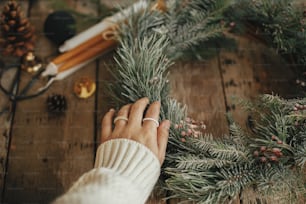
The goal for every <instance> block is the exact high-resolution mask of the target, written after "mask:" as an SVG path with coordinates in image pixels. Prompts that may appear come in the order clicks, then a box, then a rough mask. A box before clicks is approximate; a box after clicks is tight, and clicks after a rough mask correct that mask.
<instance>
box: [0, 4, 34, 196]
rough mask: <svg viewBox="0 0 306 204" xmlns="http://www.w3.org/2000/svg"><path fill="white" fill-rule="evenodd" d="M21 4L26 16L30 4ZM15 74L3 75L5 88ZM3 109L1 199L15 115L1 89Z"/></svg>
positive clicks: (0, 108) (0, 124)
mask: <svg viewBox="0 0 306 204" xmlns="http://www.w3.org/2000/svg"><path fill="white" fill-rule="evenodd" d="M6 3H7V1H1V2H0V9H1V10H2V8H3V6H4V5H5V4H6ZM19 5H20V7H21V10H22V11H24V12H23V15H24V16H25V17H26V16H27V11H28V6H29V5H28V2H27V1H22V2H19ZM5 59H6V61H5V63H6V64H10V62H12V63H13V62H14V61H16V59H14V58H12V59H9V57H6V58H5ZM2 60H3V59H2ZM1 68H2V67H1ZM1 68H0V69H1ZM15 75H16V69H14V70H10V71H8V72H6V73H5V74H4V75H3V77H2V81H1V84H2V85H3V86H4V87H5V88H7V90H10V87H12V81H13V78H14V76H15ZM2 111H5V113H3V114H0V189H1V190H0V200H1V198H2V193H3V191H2V189H3V188H4V178H5V171H6V168H7V155H8V144H9V142H10V137H11V125H12V120H13V117H14V108H13V103H12V102H11V101H10V100H9V99H8V97H7V96H6V95H5V94H4V93H3V92H2V91H0V112H2Z"/></svg>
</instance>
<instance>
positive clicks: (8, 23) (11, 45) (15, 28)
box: [0, 1, 35, 57]
mask: <svg viewBox="0 0 306 204" xmlns="http://www.w3.org/2000/svg"><path fill="white" fill-rule="evenodd" d="M0 22H1V30H2V38H3V40H4V42H2V45H1V47H2V48H3V50H2V53H3V54H4V55H13V56H17V57H21V56H23V55H24V54H26V53H28V52H30V51H33V50H34V38H35V36H34V28H33V27H32V26H31V24H30V22H29V20H28V19H27V18H25V17H24V16H23V14H22V12H21V8H20V6H19V5H18V4H17V3H16V2H15V1H9V2H8V3H7V4H6V5H5V6H4V8H3V11H2V14H1V19H0Z"/></svg>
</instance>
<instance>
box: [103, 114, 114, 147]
mask: <svg viewBox="0 0 306 204" xmlns="http://www.w3.org/2000/svg"><path fill="white" fill-rule="evenodd" d="M114 114H115V110H114V109H110V110H109V111H108V112H107V113H106V114H105V116H104V117H103V120H102V129H101V143H102V142H105V141H106V140H107V138H108V137H109V136H110V135H111V134H112V123H113V117H114Z"/></svg>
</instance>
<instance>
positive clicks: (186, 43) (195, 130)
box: [109, 0, 306, 203]
mask: <svg viewBox="0 0 306 204" xmlns="http://www.w3.org/2000/svg"><path fill="white" fill-rule="evenodd" d="M252 2H254V4H251V5H247V4H245V3H246V1H242V0H241V1H227V0H223V1H222V0H192V1H184V0H172V1H169V4H168V12H166V13H162V12H159V11H145V12H144V13H142V14H140V15H135V16H134V17H133V18H131V19H130V20H129V22H128V23H127V24H125V25H122V27H121V32H120V47H119V49H118V52H117V56H116V59H115V60H116V62H117V65H116V66H115V67H113V68H111V69H110V70H111V72H112V74H113V76H114V79H115V80H114V82H113V83H111V84H110V85H109V92H110V97H111V98H112V99H113V102H115V103H116V104H117V105H118V106H119V105H120V106H121V105H123V104H126V103H130V102H134V101H136V100H137V99H139V98H141V97H144V96H148V97H149V99H150V100H151V101H155V100H160V101H161V103H162V104H161V105H162V107H161V120H163V119H165V118H167V119H170V120H171V122H172V126H171V128H170V138H169V144H168V149H167V155H166V160H165V163H164V167H163V175H164V177H165V189H167V190H169V191H170V192H171V195H170V196H169V197H170V198H173V197H174V198H180V199H183V200H185V201H195V202H196V203H226V202H230V201H232V200H234V199H235V198H237V197H238V196H239V197H240V199H241V200H242V202H243V203H298V202H303V200H304V199H305V193H306V191H305V178H304V175H303V171H304V168H305V166H304V165H305V162H306V157H305V156H306V98H302V99H291V100H284V99H281V98H280V97H278V96H273V95H263V96H261V97H259V99H258V100H257V101H254V102H253V103H251V102H247V103H245V106H246V109H247V110H248V111H249V113H250V116H251V118H252V124H253V126H252V127H251V128H250V129H247V130H244V129H242V128H241V127H239V126H238V125H237V124H236V123H234V122H232V124H231V126H230V135H229V136H224V137H222V138H217V139H216V138H213V137H212V136H211V135H204V134H203V133H201V131H200V128H201V124H194V123H193V122H190V119H188V118H187V117H186V115H187V114H186V108H185V107H184V106H183V105H181V104H179V103H178V102H177V101H176V100H174V99H171V98H170V97H169V85H168V79H167V76H168V74H169V73H168V68H169V66H170V65H171V64H172V63H173V60H174V59H177V58H178V57H181V56H183V53H185V52H186V51H190V49H191V50H192V49H193V48H194V47H195V46H196V45H199V43H201V42H210V41H211V40H215V39H216V38H219V37H220V36H222V35H223V32H225V31H228V30H229V27H228V25H227V24H225V25H223V24H220V21H222V20H223V19H224V18H225V16H226V15H227V14H228V12H229V11H230V10H231V9H233V8H235V6H236V8H237V14H239V15H240V14H241V15H242V16H247V15H248V18H246V19H243V18H242V19H243V20H247V21H249V22H252V23H254V25H257V24H256V22H257V23H258V24H259V25H264V26H265V27H266V29H264V31H265V32H266V34H267V36H266V37H267V39H268V38H270V39H274V40H272V42H273V43H274V44H273V45H275V47H276V48H278V49H279V51H280V52H282V53H290V54H294V52H293V50H294V49H291V47H290V46H291V45H294V44H291V45H290V46H287V45H288V43H286V42H285V41H286V40H289V41H290V38H289V37H288V36H282V35H279V34H276V33H275V34H274V31H272V30H273V29H275V28H276V27H273V26H272V27H271V26H267V25H268V23H271V22H272V23H273V22H278V21H280V19H282V18H285V17H288V16H289V17H291V15H288V13H287V14H286V15H285V14H283V13H284V12H287V11H291V12H293V13H295V12H296V10H294V9H293V7H291V8H290V9H292V10H290V9H289V8H288V9H289V10H288V9H286V10H285V11H284V9H283V8H282V6H278V5H283V4H282V3H288V1H285V0H284V1H268V0H260V1H259V0H258V1H256V0H255V1H252ZM243 3H244V4H243ZM237 5H239V6H238V7H237ZM290 5H291V4H290ZM260 6H262V7H263V8H262V10H261V9H260ZM245 8H247V9H246V10H244V9H245ZM239 9H240V10H239ZM256 9H257V10H256ZM271 9H272V10H271ZM249 11H254V13H253V15H252V16H251V15H250V12H249ZM280 14H282V15H285V16H278V15H280ZM290 14H291V13H290ZM277 16H278V17H277ZM269 18H270V19H274V18H275V19H274V20H275V21H274V20H271V21H269V20H268V19H269ZM256 19H257V20H256ZM265 19H266V20H265ZM231 20H232V19H230V21H231ZM251 20H252V21H251ZM260 22H265V24H260ZM287 23H288V22H287ZM271 25H272V24H271ZM273 25H274V24H273ZM280 25H281V24H280ZM285 26H286V27H284V28H288V29H289V27H288V26H291V25H285ZM268 28H272V30H269V29H268ZM281 28H282V27H281ZM288 33H289V31H288ZM277 36H278V37H277ZM276 39H282V41H283V42H281V41H280V40H276ZM291 41H292V40H291ZM293 43H294V42H293ZM296 48H299V46H296ZM299 49H305V48H302V47H300V48H299ZM171 50H172V51H171ZM296 57H298V55H296ZM189 130H190V134H188V135H184V136H183V135H182V134H181V133H182V131H185V132H189Z"/></svg>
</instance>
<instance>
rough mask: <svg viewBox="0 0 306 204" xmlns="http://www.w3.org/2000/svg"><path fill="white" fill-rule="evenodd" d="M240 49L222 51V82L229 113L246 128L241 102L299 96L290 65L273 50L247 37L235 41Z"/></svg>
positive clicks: (244, 113)
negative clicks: (261, 97)
mask: <svg viewBox="0 0 306 204" xmlns="http://www.w3.org/2000/svg"><path fill="white" fill-rule="evenodd" d="M234 39H235V40H236V41H237V49H236V51H235V52H230V51H227V50H225V49H221V51H220V62H221V67H222V78H223V84H224V87H225V96H226V104H227V110H228V111H229V112H230V113H231V114H232V116H233V119H234V120H235V121H236V122H238V123H239V124H241V125H243V126H245V125H246V122H247V119H248V114H247V113H246V112H245V111H244V110H243V108H242V106H241V105H239V100H241V99H246V100H251V99H254V98H255V97H257V96H258V95H259V94H263V93H267V94H271V93H277V94H279V95H281V96H283V97H293V96H296V92H297V90H296V88H295V87H294V86H293V83H292V82H294V77H295V76H294V74H293V72H292V69H290V65H288V64H287V63H286V62H285V61H284V60H282V59H281V58H280V57H279V56H278V55H276V53H275V52H274V51H273V50H272V49H268V48H267V47H265V46H264V45H262V44H260V43H259V42H258V41H254V40H251V39H249V38H247V37H237V36H236V37H234Z"/></svg>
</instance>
